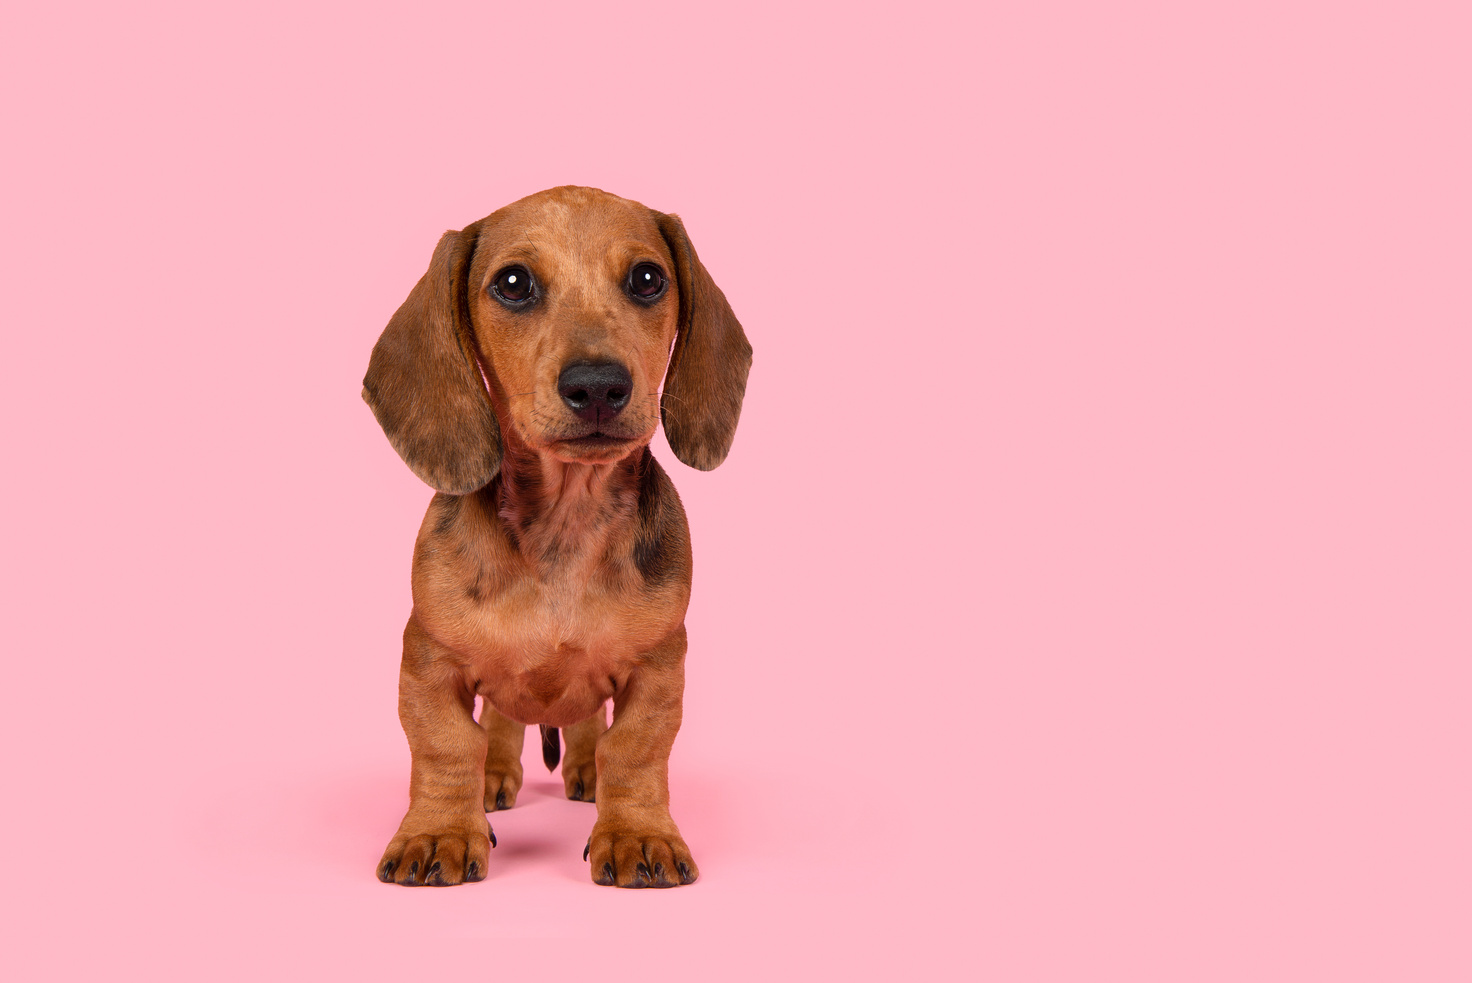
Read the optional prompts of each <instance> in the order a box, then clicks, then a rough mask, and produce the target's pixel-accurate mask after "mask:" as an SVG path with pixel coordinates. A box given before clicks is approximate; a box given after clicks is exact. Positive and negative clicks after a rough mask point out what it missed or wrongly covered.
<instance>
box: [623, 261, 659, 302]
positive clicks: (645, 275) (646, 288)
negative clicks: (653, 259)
mask: <svg viewBox="0 0 1472 983" xmlns="http://www.w3.org/2000/svg"><path fill="white" fill-rule="evenodd" d="M664 285H665V279H664V274H663V273H661V272H660V269H659V267H657V266H655V265H654V264H653V263H640V264H639V265H638V266H636V267H634V271H633V272H632V273H630V274H629V293H631V294H633V295H634V296H635V297H638V298H639V299H640V300H653V299H654V298H656V297H658V296H659V295H660V294H662V293H664Z"/></svg>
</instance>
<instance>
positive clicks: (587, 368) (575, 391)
mask: <svg viewBox="0 0 1472 983" xmlns="http://www.w3.org/2000/svg"><path fill="white" fill-rule="evenodd" d="M633 391H634V380H633V379H632V378H630V377H629V370H628V369H626V368H624V367H623V366H622V365H619V364H618V363H617V362H601V363H599V364H597V365H589V364H587V363H579V364H576V365H569V366H568V367H567V368H565V369H563V370H562V374H561V375H560V376H558V377H557V392H558V394H559V395H560V396H561V397H562V401H563V402H564V403H566V404H567V406H568V409H570V410H572V411H573V412H574V413H576V414H577V415H578V416H580V417H582V418H583V419H584V420H591V421H592V422H594V423H597V422H599V421H600V420H608V419H612V418H613V417H615V416H617V415H618V413H619V411H620V410H622V409H623V408H624V407H625V406H628V405H629V394H630V393H632V392H633Z"/></svg>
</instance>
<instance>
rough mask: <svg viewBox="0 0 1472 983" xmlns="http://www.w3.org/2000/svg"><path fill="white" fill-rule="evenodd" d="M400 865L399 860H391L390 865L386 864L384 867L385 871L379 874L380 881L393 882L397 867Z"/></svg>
mask: <svg viewBox="0 0 1472 983" xmlns="http://www.w3.org/2000/svg"><path fill="white" fill-rule="evenodd" d="M398 865H399V862H398V861H397V860H390V861H389V862H388V863H386V864H384V865H383V869H382V870H380V871H379V872H378V879H379V880H380V881H391V880H393V879H394V868H395V867H397V866H398Z"/></svg>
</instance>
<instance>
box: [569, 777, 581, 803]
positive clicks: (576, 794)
mask: <svg viewBox="0 0 1472 983" xmlns="http://www.w3.org/2000/svg"><path fill="white" fill-rule="evenodd" d="M571 798H574V799H576V800H578V801H579V802H581V801H583V782H582V779H579V780H578V783H577V784H576V785H574V786H573V787H572V796H571Z"/></svg>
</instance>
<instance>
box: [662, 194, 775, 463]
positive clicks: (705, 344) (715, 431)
mask: <svg viewBox="0 0 1472 983" xmlns="http://www.w3.org/2000/svg"><path fill="white" fill-rule="evenodd" d="M654 220H655V222H656V223H658V225H659V231H660V234H661V235H663V236H664V241H665V245H667V246H669V250H670V255H671V256H672V257H673V258H674V261H675V281H676V284H677V285H678V287H679V289H680V322H679V333H678V334H677V335H676V336H675V349H674V352H673V353H672V354H671V355H670V367H669V371H668V372H667V373H666V374H665V379H664V398H663V399H662V400H661V401H660V408H659V415H660V418H661V419H662V420H663V421H664V434H665V436H666V437H667V438H669V442H670V450H672V451H674V452H675V456H676V457H678V458H679V459H680V460H681V461H684V462H685V463H686V464H688V465H690V466H691V467H692V468H699V469H700V470H701V471H709V470H711V469H712V468H714V467H716V466H717V465H719V464H720V463H721V462H722V461H724V460H725V459H726V454H727V453H728V452H729V451H730V450H731V441H732V440H734V439H735V437H736V421H737V420H739V419H740V418H741V397H742V396H743V395H745V393H746V376H747V373H749V372H750V371H751V344H750V343H749V342H747V340H746V333H745V332H744V331H742V330H741V322H740V321H738V320H736V315H735V313H733V312H732V310H731V305H730V304H728V303H726V295H725V294H723V293H721V288H720V287H718V286H716V283H715V281H714V280H712V279H711V276H710V274H709V273H708V272H706V269H705V266H704V265H703V264H702V263H701V262H700V258H699V257H698V256H696V255H695V247H694V246H692V245H691V244H690V237H689V236H687V235H686V234H685V226H684V224H683V223H681V222H680V218H679V216H678V215H665V214H662V213H660V212H654Z"/></svg>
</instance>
